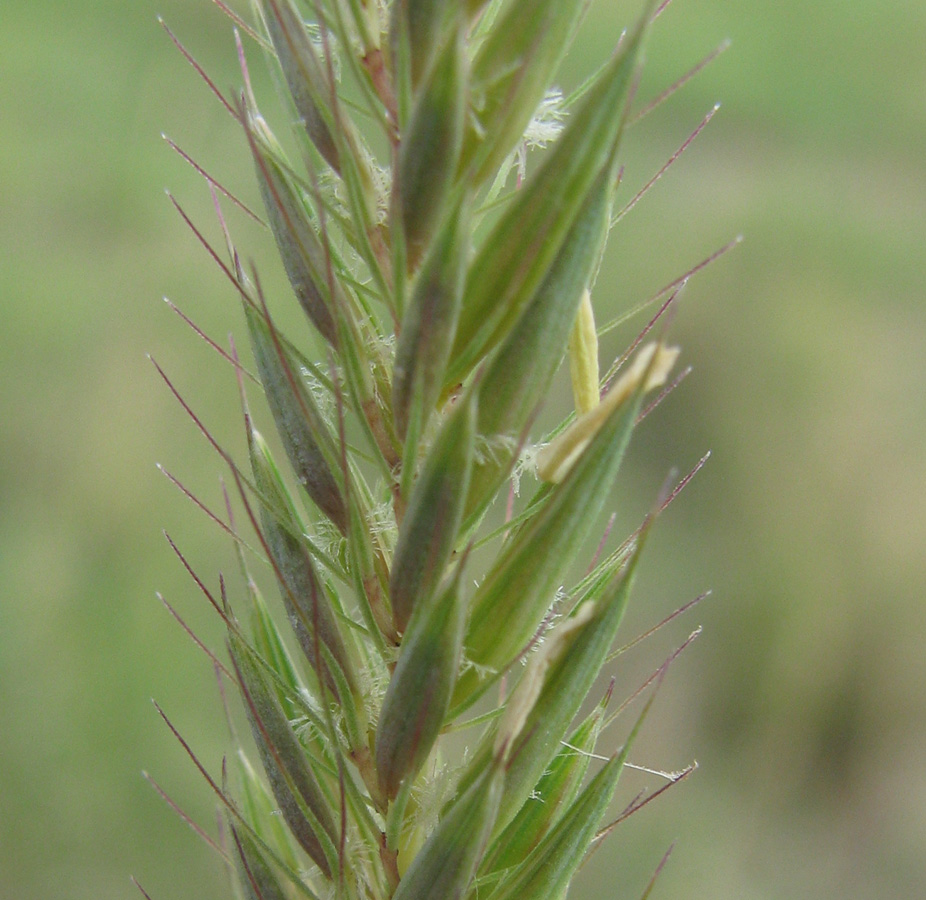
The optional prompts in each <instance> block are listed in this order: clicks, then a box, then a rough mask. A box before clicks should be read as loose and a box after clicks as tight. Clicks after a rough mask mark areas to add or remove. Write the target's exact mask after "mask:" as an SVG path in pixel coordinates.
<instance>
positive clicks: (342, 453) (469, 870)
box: [165, 0, 678, 900]
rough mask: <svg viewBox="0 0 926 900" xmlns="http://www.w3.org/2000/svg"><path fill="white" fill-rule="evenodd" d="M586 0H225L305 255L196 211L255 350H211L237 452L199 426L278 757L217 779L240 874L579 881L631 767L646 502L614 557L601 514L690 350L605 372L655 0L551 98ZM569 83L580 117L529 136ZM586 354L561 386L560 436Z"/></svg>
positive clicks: (248, 884)
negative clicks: (627, 140)
mask: <svg viewBox="0 0 926 900" xmlns="http://www.w3.org/2000/svg"><path fill="white" fill-rule="evenodd" d="M219 5H220V6H223V7H224V4H222V3H220V4H219ZM588 6H589V4H588V2H587V0H467V2H463V3H461V2H450V0H394V2H388V0H252V7H253V13H254V15H253V23H252V24H248V23H246V22H244V20H241V19H238V18H237V16H235V14H233V13H231V12H230V11H229V10H226V11H227V12H229V14H230V15H232V16H233V17H234V18H235V21H236V23H237V26H238V30H237V34H238V35H239V54H240V60H241V64H242V81H243V90H242V91H241V92H240V93H239V94H238V95H237V96H234V97H232V98H230V99H226V98H223V100H224V101H225V105H226V108H227V109H228V111H229V112H230V113H231V114H232V115H233V116H235V118H236V120H237V121H238V124H239V125H240V127H241V133H242V146H243V147H244V148H245V149H246V150H247V152H248V154H249V156H250V158H251V159H252V160H253V165H254V171H255V172H256V181H257V188H258V191H259V194H260V197H261V199H262V200H263V203H264V207H265V217H266V224H267V226H268V228H269V233H270V234H271V235H272V238H273V239H274V240H275V242H276V245H277V248H278V251H279V256H280V259H281V260H282V267H283V271H284V272H285V276H286V279H277V280H276V281H274V280H273V279H272V278H270V277H266V275H265V274H264V273H261V272H260V271H259V270H260V269H261V268H263V266H264V263H263V262H261V264H260V265H259V266H256V265H255V266H252V265H251V264H250V263H248V264H247V265H245V264H244V263H243V262H242V259H249V257H248V255H247V254H242V253H239V251H238V249H237V247H236V245H235V243H234V236H233V232H234V230H235V225H234V222H233V221H230V222H226V220H225V218H224V215H222V214H220V216H219V222H220V228H221V230H222V233H223V237H224V239H225V244H226V248H227V251H228V259H227V260H225V259H223V258H222V256H221V254H219V253H218V252H217V251H216V250H214V249H213V248H212V247H211V245H209V244H208V243H207V239H206V238H205V237H204V236H203V235H204V234H205V233H206V232H205V231H203V232H200V231H199V230H198V229H195V228H194V230H195V231H196V234H197V236H199V237H200V239H201V240H202V241H203V243H206V244H207V247H208V249H209V250H210V252H211V254H212V256H213V258H214V259H216V260H217V261H218V262H219V264H220V266H221V267H222V270H223V272H224V274H225V275H226V277H227V278H228V279H229V280H230V281H231V283H232V286H233V289H234V292H235V300H236V303H237V305H238V306H237V308H239V309H241V310H243V330H244V332H245V333H246V335H247V344H248V345H249V349H250V356H249V358H247V359H243V360H242V359H239V357H238V349H237V345H236V344H235V343H232V344H231V346H230V349H229V351H228V352H227V353H226V352H225V351H224V350H223V351H222V352H223V355H224V356H225V360H226V361H227V362H230V363H231V364H232V366H233V367H234V376H235V377H236V379H237V381H238V384H239V388H240V393H241V399H242V407H243V410H244V418H245V426H246V427H245V434H246V438H247V461H246V463H239V462H237V461H236V459H235V456H234V454H232V453H230V452H227V451H225V450H224V449H221V445H220V443H219V441H218V439H217V438H215V437H213V436H212V435H211V434H210V433H208V432H206V433H207V436H209V438H210V440H211V441H212V443H213V445H214V446H215V447H216V448H217V449H219V452H220V453H221V456H222V458H223V460H224V462H225V463H227V465H228V466H229V469H230V472H231V482H230V483H231V485H232V487H233V488H234V490H235V492H236V496H233V497H231V498H230V500H229V503H228V516H229V521H228V525H227V530H228V531H229V533H230V534H232V535H233V536H234V537H235V540H236V549H237V552H238V558H239V560H240V563H241V568H242V573H243V576H244V580H245V587H244V589H243V590H241V589H238V588H237V587H236V586H234V585H233V584H232V583H230V582H229V583H226V581H225V579H224V578H223V579H222V589H221V593H220V596H219V597H215V596H213V595H212V594H211V592H210V591H209V590H208V588H206V586H205V582H204V581H202V580H199V579H197V580H198V581H199V583H200V585H201V586H202V587H203V589H204V591H205V593H206V594H207V596H208V597H209V598H210V600H211V601H212V603H213V606H214V607H215V609H216V611H217V612H218V614H219V615H220V616H221V619H222V622H223V625H224V627H225V628H226V629H227V648H228V655H229V657H230V659H231V663H230V665H229V664H227V663H222V662H221V661H219V660H218V658H216V662H215V664H216V667H217V670H219V671H221V672H223V674H224V676H225V677H226V678H227V679H229V680H230V681H231V683H232V684H233V685H234V688H235V690H237V691H238V692H239V693H240V695H241V699H242V701H243V707H244V714H245V717H246V719H247V721H248V724H249V726H250V734H251V737H252V739H253V744H254V745H256V750H257V754H256V755H257V758H259V760H260V764H261V765H260V766H257V765H254V766H251V764H250V763H248V761H247V753H248V748H247V747H246V746H244V744H242V745H241V746H238V747H237V748H236V751H237V752H236V753H235V759H237V760H238V764H237V765H236V767H233V768H232V769H230V770H229V772H228V773H227V775H226V776H224V777H223V778H222V779H221V785H219V784H214V785H213V786H214V788H215V790H216V791H217V793H218V794H219V796H220V798H221V802H222V803H223V806H224V811H223V814H224V816H225V820H226V821H227V825H228V827H227V828H226V829H225V834H224V848H223V849H224V852H225V854H226V857H227V859H228V861H229V862H230V867H231V868H232V869H233V870H234V871H235V872H236V877H237V879H238V882H239V887H240V895H241V896H244V897H246V898H248V900H283V898H288V900H292V898H300V897H302V898H308V900H315V898H333V900H393V898H394V900H527V898H536V900H547V898H549V900H562V898H563V897H564V896H565V894H566V891H567V890H568V887H569V883H570V881H571V880H572V877H573V876H574V874H575V873H576V871H577V870H578V868H579V867H580V865H581V864H582V861H583V859H584V858H585V856H586V854H587V853H588V851H589V848H590V846H591V845H592V843H593V841H594V839H595V837H596V834H597V829H598V828H599V825H600V823H601V821H602V819H603V817H604V814H605V810H606V809H607V807H608V804H609V803H610V801H611V799H612V797H613V795H614V792H615V789H616V787H617V780H618V775H619V774H620V771H621V769H622V767H623V764H624V761H625V759H626V754H627V748H628V747H629V744H630V740H631V739H632V738H633V736H634V735H635V734H636V726H634V727H633V728H632V729H627V728H625V729H624V735H625V736H626V735H627V733H628V731H629V732H630V735H629V737H626V740H625V742H624V745H623V749H622V750H620V751H619V752H615V745H616V742H615V739H612V738H611V737H610V736H608V732H606V730H605V728H606V726H607V725H608V724H609V721H610V720H608V719H607V702H608V700H609V699H610V697H611V693H612V691H613V690H614V686H613V685H612V688H611V689H609V690H608V691H607V692H606V697H605V699H604V700H603V701H602V702H601V703H600V704H599V705H598V706H597V707H596V708H594V709H593V710H592V711H591V712H590V713H589V712H588V708H587V702H586V701H587V700H588V699H589V698H590V697H591V696H593V694H594V693H595V691H596V688H595V683H596V680H597V679H598V678H599V676H600V674H601V673H602V671H603V670H604V669H605V668H606V666H607V663H608V660H609V658H610V655H611V654H612V653H613V652H614V647H615V641H616V638H617V633H618V626H619V625H620V622H621V619H622V617H623V613H624V610H625V608H626V605H627V602H628V596H629V592H630V587H631V584H632V582H633V579H634V574H635V572H636V571H637V568H638V566H639V560H640V554H641V550H642V547H643V544H644V542H645V538H646V536H647V534H648V533H649V529H650V527H651V525H652V522H653V520H654V517H655V512H656V511H658V509H656V510H655V511H654V514H653V515H651V516H649V517H647V519H646V520H645V523H644V525H643V526H642V527H641V528H640V529H638V531H637V532H635V533H634V534H633V535H631V536H630V537H629V538H627V540H625V541H624V542H623V543H618V544H617V546H616V547H608V546H607V542H603V543H602V545H601V548H600V549H601V551H602V552H601V557H602V558H601V559H600V560H599V559H598V558H597V557H595V556H594V551H593V549H592V543H591V540H592V539H598V538H599V537H600V535H601V533H602V529H603V528H604V525H603V520H602V513H604V512H606V511H610V509H612V508H613V507H614V506H615V503H616V501H615V497H614V495H615V486H616V485H617V479H618V475H619V472H620V468H621V463H622V460H623V459H624V457H625V454H626V450H627V448H628V445H629V444H630V442H631V438H632V436H633V433H634V430H635V429H636V427H637V426H638V424H639V423H640V420H641V419H642V418H643V417H644V416H645V415H646V414H648V412H649V410H650V408H651V407H647V406H646V405H645V404H646V402H648V401H649V400H650V399H653V398H652V392H654V391H655V390H656V389H658V388H660V387H663V386H665V385H666V384H667V383H669V377H670V372H671V370H672V368H673V365H674V363H675V360H676V355H677V352H678V351H677V350H676V349H675V348H671V347H668V346H667V345H666V343H665V341H664V339H663V337H662V335H661V334H660V333H659V332H658V331H657V332H656V334H655V336H651V337H650V338H649V339H648V343H646V344H644V345H643V346H642V347H641V348H640V349H639V350H637V344H638V343H639V341H636V342H635V343H634V345H633V347H632V351H633V352H628V354H627V355H626V360H623V359H622V364H623V362H627V365H626V366H625V367H623V368H621V366H614V367H611V369H609V375H608V379H607V383H599V374H598V372H599V358H598V354H599V347H598V330H597V326H596V323H595V313H594V309H595V297H596V293H595V290H596V284H595V282H596V279H597V276H598V271H599V267H600V265H601V261H602V254H603V250H604V245H605V242H606V239H607V237H608V232H609V230H610V228H611V225H612V207H613V203H614V199H615V194H616V192H617V190H618V187H619V181H620V172H621V165H622V157H621V155H620V151H621V144H622V138H623V135H624V132H625V131H626V128H627V124H628V122H629V121H630V118H631V116H630V107H631V104H632V98H633V94H634V90H635V88H636V85H637V82H638V80H639V77H640V72H641V64H642V58H643V47H644V43H645V40H646V35H647V33H648V30H649V27H650V25H651V20H652V19H653V17H654V15H655V13H656V7H657V3H656V0H648V2H645V3H644V4H643V10H642V12H641V15H640V18H639V19H638V21H637V23H636V24H635V25H633V26H632V27H631V28H629V29H628V31H627V32H626V34H625V35H624V36H623V37H622V38H620V39H619V30H618V28H617V23H614V26H615V27H614V38H615V40H614V51H613V54H612V55H611V56H610V58H609V59H607V60H605V61H603V63H602V64H601V65H600V66H599V68H598V70H597V72H595V73H594V74H590V75H589V78H588V80H587V82H586V83H585V84H584V85H583V87H582V89H580V90H578V91H576V93H575V94H574V95H573V96H572V97H569V98H567V100H562V99H561V95H560V94H559V93H556V92H555V91H554V90H553V89H554V88H556V87H558V85H557V79H558V78H559V69H560V63H561V62H562V60H563V59H564V57H565V56H566V54H567V53H568V52H569V49H570V45H571V43H572V40H573V38H574V37H575V35H576V33H577V31H578V29H579V26H580V24H581V22H582V21H583V18H584V17H585V15H586V13H587V11H588ZM608 15H610V13H609V12H608V11H607V10H605V11H604V12H603V13H602V16H603V18H602V21H605V20H606V18H607V16H608ZM258 51H260V53H263V54H266V57H267V58H268V59H269V61H270V65H271V69H272V72H273V74H274V75H275V76H276V81H277V83H278V86H279V87H280V89H281V91H282V93H283V95H284V105H285V113H284V115H283V116H282V117H280V116H277V119H280V118H282V124H278V125H276V126H274V129H275V131H276V133H277V134H279V135H280V138H279V139H278V138H277V137H276V136H275V134H274V129H272V128H271V125H270V124H269V122H270V121H271V120H272V119H273V117H272V116H268V117H265V115H264V114H263V112H262V111H261V109H260V108H259V104H258V93H259V92H256V91H255V89H254V85H255V84H258V82H257V80H256V79H255V80H254V84H252V79H251V77H250V73H249V71H248V65H249V64H250V62H251V60H252V59H256V58H258V57H259V55H260V53H259V52H258ZM551 97H559V98H560V100H557V101H556V103H558V104H559V106H558V109H557V121H559V120H562V122H563V124H562V128H561V130H559V131H556V130H555V129H554V131H555V133H547V136H546V137H545V138H544V140H543V141H541V142H540V143H544V142H546V143H551V144H552V146H550V147H549V149H548V150H546V151H545V152H543V153H542V154H541V153H539V152H538V153H537V155H536V156H534V155H532V154H533V153H534V150H535V147H534V144H535V143H537V142H535V141H534V140H533V137H531V135H533V134H535V133H537V129H538V127H539V126H538V125H537V122H538V118H539V117H542V115H543V112H542V110H543V109H546V108H547V102H548V101H549V99H550V98H551ZM260 102H261V104H263V102H264V101H263V99H261V101H260ZM287 127H289V128H290V131H291V133H290V134H289V135H286V134H284V130H285V129H286V128H287ZM284 146H286V148H287V149H286V151H285V152H284V149H283V147H284ZM187 221H190V220H189V219H188V220H187ZM190 224H192V222H190ZM275 264H276V260H271V261H267V265H275ZM262 274H264V277H263V278H262V277H261V275H262ZM287 281H288V288H291V289H292V294H293V298H292V299H294V304H291V305H292V306H293V309H294V310H301V314H302V315H304V319H305V320H307V322H308V325H309V329H308V333H307V332H306V329H305V327H304V326H305V324H306V322H305V321H303V322H302V325H303V328H302V331H301V332H300V333H295V332H294V333H289V328H288V327H287V328H286V329H284V328H283V326H282V325H278V323H282V322H287V321H289V319H288V316H289V312H287V310H286V307H285V300H286V298H281V297H280V296H279V290H280V289H279V287H277V286H274V287H266V286H267V285H279V284H283V285H286V284H287ZM613 293H617V292H616V291H615V292H613ZM657 318H658V317H657ZM654 324H655V323H650V325H649V326H648V327H647V328H646V329H645V330H647V331H649V330H650V329H651V328H652V327H653V325H654ZM659 327H660V328H661V327H662V326H661V324H660V326H659ZM641 337H642V336H641ZM567 354H568V356H569V365H568V366H564V365H563V361H564V358H565V357H566V356H567ZM567 369H568V371H569V372H570V373H571V378H572V382H573V389H574V396H575V398H576V409H575V410H574V411H573V410H572V409H566V410H561V411H560V419H561V423H560V424H559V425H558V426H555V427H554V428H553V429H552V430H551V431H550V432H548V433H544V431H543V430H542V429H541V428H540V427H539V426H538V424H537V423H538V422H540V421H548V420H549V413H550V411H551V409H552V406H553V403H552V402H548V401H549V398H550V397H551V396H556V395H558V394H557V391H556V389H555V388H554V382H555V378H556V377H557V373H558V372H560V373H562V375H561V376H560V377H564V376H566V377H569V376H567V374H566V370H567ZM252 373H253V374H252ZM165 378H166V376H165ZM168 383H170V382H168ZM672 386H673V385H671V384H669V388H667V390H668V389H670V388H671V387H672ZM258 392H260V393H262V394H263V395H264V402H262V403H261V404H259V405H257V404H255V405H254V406H253V411H252V405H251V401H252V400H253V399H254V397H253V395H256V394H257V393H258ZM175 393H176V392H175ZM249 395H252V396H249ZM178 396H179V395H178ZM655 399H656V400H658V399H659V398H655ZM183 402H184V406H185V407H186V408H187V409H188V411H190V412H191V415H193V413H192V408H191V407H188V406H187V405H186V403H185V401H183ZM652 405H655V402H654V403H653V404H651V406H652ZM554 411H555V410H554ZM194 418H195V420H196V422H197V424H198V425H199V426H200V428H202V430H203V431H204V432H205V431H206V426H205V425H204V424H203V421H204V420H200V419H199V418H197V417H195V416H194ZM259 423H263V424H259ZM271 423H272V426H275V430H276V434H275V435H272V434H271V433H270V431H268V430H266V429H267V425H269V424H271ZM261 427H263V428H264V429H265V430H264V434H265V435H266V438H265V437H264V436H262V434H261V431H260V428H261ZM278 461H279V465H278ZM287 463H288V465H286V466H285V468H282V466H284V464H287ZM516 484H519V485H520V489H521V491H522V492H523V495H524V498H529V499H522V497H521V495H520V494H518V491H517V490H516V489H515V485H516ZM500 498H501V500H500V502H499V499H500ZM663 505H664V503H663V504H657V506H663ZM239 509H240V510H243V514H242V513H241V512H240V511H239ZM248 527H250V528H251V529H252V533H249V532H248ZM255 535H256V537H255ZM608 540H609V541H610V537H608ZM255 557H256V558H257V561H256V562H255ZM583 571H584V572H585V574H584V575H583V574H582V573H583ZM268 586H269V590H268ZM276 594H279V598H277V597H276ZM265 595H266V596H267V597H268V598H270V599H268V600H267V601H265V600H264V596H265ZM281 613H282V614H281ZM622 687H623V688H624V692H625V693H632V690H633V687H634V686H632V685H631V686H622ZM618 690H620V688H618ZM477 701H478V702H481V703H482V706H481V707H478V708H477V707H475V704H476V703H477ZM583 704H585V707H584V712H583ZM471 709H472V710H473V711H472V712H468V710H471ZM477 709H478V713H477V711H476V710H477ZM647 709H648V705H647ZM467 716H472V717H473V718H472V721H469V722H467V721H466V720H465V719H466V717H467ZM641 718H642V717H641ZM241 731H242V732H246V731H247V729H241ZM461 731H462V734H455V735H454V739H453V740H450V739H448V738H447V735H448V734H449V733H450V732H456V733H458V732H461ZM462 744H465V745H466V747H467V749H466V751H465V752H461V749H460V748H461V745H462ZM598 760H600V761H601V762H600V763H599V762H598ZM629 890H630V892H629V894H628V895H627V896H631V897H635V896H638V895H639V893H640V891H639V888H638V886H634V887H632V888H630V889H629Z"/></svg>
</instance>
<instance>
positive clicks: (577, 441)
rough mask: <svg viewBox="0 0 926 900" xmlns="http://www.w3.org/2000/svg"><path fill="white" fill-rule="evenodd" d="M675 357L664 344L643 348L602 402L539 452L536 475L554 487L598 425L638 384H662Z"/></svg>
mask: <svg viewBox="0 0 926 900" xmlns="http://www.w3.org/2000/svg"><path fill="white" fill-rule="evenodd" d="M678 354H679V348H678V347H666V346H665V345H664V344H655V343H653V344H647V345H646V346H645V347H643V348H642V349H641V350H640V352H639V353H637V355H636V357H635V358H634V361H633V362H632V363H631V364H630V368H629V369H628V370H627V371H626V372H625V373H624V374H623V375H621V377H620V378H619V379H618V380H617V381H616V382H615V383H614V385H613V386H612V388H611V390H609V391H608V393H607V394H605V396H604V397H603V398H602V399H601V403H599V404H598V405H597V406H596V407H594V408H593V409H590V410H589V411H588V412H586V413H584V414H583V415H580V416H579V417H578V418H577V419H576V421H575V422H573V423H572V425H570V426H569V428H567V429H566V430H565V431H564V432H563V433H562V434H561V435H560V436H559V437H558V438H556V440H554V441H551V442H550V443H549V444H547V446H546V447H544V448H543V450H541V451H540V453H539V454H538V455H537V475H538V476H539V477H540V478H542V479H543V480H544V481H550V482H553V483H554V484H558V483H559V482H560V481H562V480H563V479H564V478H565V477H566V475H567V474H568V472H569V470H570V469H571V468H572V466H573V464H574V463H575V462H576V460H577V459H578V458H579V457H580V456H581V455H582V451H583V450H584V449H585V448H586V447H587V446H588V444H589V443H590V442H591V440H592V438H593V437H594V436H595V435H596V434H597V433H598V430H599V429H600V428H601V426H602V425H604V423H605V422H606V421H607V420H608V418H610V416H611V414H612V413H613V412H614V411H615V410H616V409H617V408H618V407H619V406H621V404H622V403H624V402H625V401H626V400H627V399H628V398H629V397H631V396H633V394H634V393H635V392H636V391H637V390H638V389H639V387H640V385H641V384H643V390H644V391H650V390H652V389H653V388H657V387H661V386H662V385H663V384H665V381H666V378H667V377H668V375H669V372H670V371H671V370H672V366H673V365H674V364H675V360H676V359H677V358H678ZM644 379H645V383H643V382H644Z"/></svg>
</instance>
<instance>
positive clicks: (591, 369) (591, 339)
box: [569, 288, 599, 416]
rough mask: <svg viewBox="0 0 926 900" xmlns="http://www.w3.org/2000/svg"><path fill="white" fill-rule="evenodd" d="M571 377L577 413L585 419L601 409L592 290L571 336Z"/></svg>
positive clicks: (582, 303)
mask: <svg viewBox="0 0 926 900" xmlns="http://www.w3.org/2000/svg"><path fill="white" fill-rule="evenodd" d="M569 375H570V377H571V378H572V396H573V398H574V399H575V405H576V413H577V414H578V415H580V416H582V415H584V414H585V413H587V412H588V411H589V410H591V409H594V408H595V407H596V406H597V405H598V378H599V375H598V332H597V331H596V329H595V312H594V310H593V309H592V297H591V294H589V292H588V288H586V289H585V290H584V291H583V292H582V300H581V301H580V303H579V310H578V312H577V313H576V321H575V324H574V325H573V326H572V332H571V334H570V335H569Z"/></svg>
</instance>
